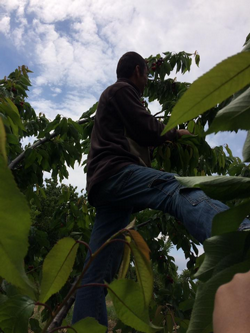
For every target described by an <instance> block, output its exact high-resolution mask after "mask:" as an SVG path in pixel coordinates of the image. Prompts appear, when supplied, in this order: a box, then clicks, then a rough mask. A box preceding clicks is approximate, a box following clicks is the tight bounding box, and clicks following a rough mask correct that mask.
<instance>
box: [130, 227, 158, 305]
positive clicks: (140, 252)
mask: <svg viewBox="0 0 250 333" xmlns="http://www.w3.org/2000/svg"><path fill="white" fill-rule="evenodd" d="M129 233H130V235H131V236H132V237H133V242H131V243H130V247H131V249H132V252H133V255H134V262H135V268H136V276H137V280H138V282H139V284H140V286H141V288H142V291H143V295H144V301H145V305H146V306H149V303H150V301H151V300H152V295H153V271H152V267H151V262H150V257H149V252H150V250H149V248H148V245H147V243H146V242H145V241H144V239H143V238H142V236H141V235H140V234H139V233H138V232H137V231H135V230H130V231H129Z"/></svg>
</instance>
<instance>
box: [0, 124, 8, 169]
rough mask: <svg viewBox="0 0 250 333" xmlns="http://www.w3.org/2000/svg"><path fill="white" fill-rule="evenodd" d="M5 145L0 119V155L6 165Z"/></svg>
mask: <svg viewBox="0 0 250 333" xmlns="http://www.w3.org/2000/svg"><path fill="white" fill-rule="evenodd" d="M5 144H6V135H5V130H4V125H3V122H2V118H0V154H2V156H3V158H4V161H5V162H6V163H7V155H6V149H5Z"/></svg>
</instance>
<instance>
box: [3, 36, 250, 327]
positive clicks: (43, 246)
mask: <svg viewBox="0 0 250 333" xmlns="http://www.w3.org/2000/svg"><path fill="white" fill-rule="evenodd" d="M243 51H244V52H241V53H239V54H237V55H235V56H233V57H230V58H228V59H226V60H224V61H223V62H222V63H220V64H218V65H217V66H216V67H214V68H213V69H212V70H211V71H209V72H208V73H206V74H205V75H204V76H202V77H201V78H200V79H198V80H197V81H196V82H194V83H193V84H192V85H190V84H189V83H186V82H178V81H177V80H176V79H175V78H170V74H171V73H174V72H175V73H177V72H180V73H182V74H184V73H185V72H187V71H189V70H190V69H191V64H192V61H193V60H194V61H195V63H196V65H199V61H200V57H199V54H198V53H197V52H195V53H194V54H191V53H186V52H180V53H178V54H174V53H171V52H165V53H163V54H162V55H160V54H157V55H156V56H150V57H149V58H148V59H147V61H148V66H149V69H150V73H149V83H148V87H147V89H146V90H145V94H144V98H143V100H142V103H143V104H144V105H145V107H146V108H147V109H148V111H149V112H150V102H152V101H154V100H157V101H158V102H159V104H160V106H161V110H160V111H159V112H158V113H157V114H156V115H155V117H157V118H159V119H160V120H161V121H162V122H163V123H164V124H165V125H166V130H167V129H170V128H172V127H173V126H178V127H179V128H186V129H188V130H189V131H190V132H191V133H192V134H194V136H192V137H190V136H188V137H182V138H180V139H178V140H177V141H176V142H166V143H165V144H164V145H162V146H160V147H158V148H156V149H154V151H153V152H152V154H153V167H154V168H157V169H161V170H165V171H167V172H173V173H178V174H179V177H178V180H179V181H180V182H182V183H184V184H186V185H188V186H199V187H201V188H202V189H203V190H204V191H205V192H207V193H208V194H209V195H210V196H211V197H215V198H219V199H221V200H223V201H227V203H228V204H229V206H230V207H231V208H230V210H228V211H226V212H223V213H221V214H219V215H217V216H216V217H215V219H214V221H213V237H211V238H210V239H208V240H207V241H205V243H204V250H205V254H203V255H202V256H200V257H197V256H198V249H197V245H198V242H197V241H196V240H195V239H193V238H192V237H191V235H190V234H189V233H188V231H187V230H186V229H185V228H184V227H183V225H182V224H181V223H180V222H179V221H176V220H175V219H173V218H172V217H171V216H170V215H168V214H163V213H161V212H156V211H152V210H145V211H143V212H139V213H137V214H136V215H135V216H134V217H133V218H135V220H134V221H136V224H135V225H134V224H133V223H132V224H131V225H130V226H129V227H128V228H126V229H124V230H121V231H120V232H119V233H118V234H116V235H114V236H113V237H112V239H110V240H108V241H107V242H106V243H105V244H104V245H103V246H102V247H101V248H100V249H99V250H97V252H96V253H93V254H92V257H91V260H89V262H88V265H91V262H92V260H94V258H95V256H96V255H97V254H98V253H99V251H101V250H102V249H103V247H105V246H107V244H108V243H109V242H110V241H115V240H116V241H123V242H125V252H124V260H123V264H122V266H121V269H120V272H119V275H118V279H117V280H115V281H114V282H112V283H111V284H110V285H103V287H105V288H107V289H108V291H109V293H110V296H111V298H112V301H113V304H114V307H115V309H116V312H117V315H118V317H119V319H120V320H121V321H119V322H118V323H117V328H121V329H122V332H123V333H126V332H130V331H131V330H133V332H158V331H159V332H163V331H164V332H165V331H168V332H179V333H182V332H187V331H188V332H199V333H200V332H204V333H205V332H210V331H211V330H212V311H213V302H214V295H215V292H216V290H217V288H218V286H219V285H221V284H222V283H225V282H227V281H229V280H230V279H231V278H232V276H233V274H235V273H236V272H244V271H246V270H249V268H250V264H249V262H250V260H249V259H250V258H249V255H250V248H249V246H250V245H249V244H250V242H249V232H244V233H239V232H237V231H236V230H237V228H238V226H239V224H240V222H241V221H242V219H243V218H244V217H245V216H247V215H248V214H249V213H250V212H249V208H248V207H249V200H250V195H249V193H250V192H249V186H250V185H249V177H250V170H249V166H248V165H247V164H245V163H243V162H242V161H241V160H240V159H239V158H238V157H234V156H233V155H232V152H231V150H230V148H229V147H228V146H227V145H226V146H224V147H223V146H219V147H214V148H211V147H210V146H209V144H208V143H207V141H206V134H207V133H213V132H218V131H225V130H229V131H237V130H238V129H245V130H248V131H250V127H249V125H248V124H249V121H248V120H249V115H250V111H249V96H250V91H249V87H248V85H249V84H250V79H249V77H250V75H249V74H250V73H249V70H250V56H249V52H248V51H249V38H248V39H247V40H246V43H245V47H244V49H243ZM29 73H30V70H29V69H28V68H27V67H25V66H22V67H19V68H18V69H16V70H15V71H14V72H13V73H11V74H10V75H9V76H8V78H7V77H5V78H4V79H3V80H1V81H0V181H1V187H0V220H1V224H0V234H1V240H0V276H1V290H0V291H1V293H0V329H1V330H2V331H3V332H5V333H8V332H16V333H18V332H24V331H28V328H30V329H31V330H33V331H34V332H50V331H51V332H52V331H55V329H56V328H55V327H58V326H61V327H65V328H68V329H69V331H70V330H73V331H76V332H79V333H80V332H85V331H89V332H98V333H99V332H100V333H101V332H105V331H106V328H104V327H103V326H101V325H99V324H98V323H97V322H96V321H95V320H94V319H90V318H86V319H84V320H82V321H80V322H79V323H77V324H75V325H73V326H72V328H70V326H69V325H68V324H67V325H64V324H63V323H62V319H63V316H62V315H61V314H62V313H64V314H65V311H66V313H67V311H68V310H69V308H70V305H71V304H72V302H73V301H72V299H73V296H74V293H75V290H76V288H77V286H78V282H79V281H80V280H81V279H82V276H83V275H84V273H85V271H86V269H87V268H85V269H84V271H82V266H83V262H84V258H85V256H86V251H87V249H88V241H89V237H90V232H91V228H92V225H93V221H94V215H95V210H94V208H93V207H91V206H90V205H89V204H88V202H87V199H86V193H85V194H84V195H79V194H78V193H77V191H76V189H75V188H73V187H72V186H65V185H58V183H57V179H58V178H59V179H60V180H63V179H64V178H67V177H68V171H67V167H74V165H75V163H76V162H77V163H79V164H81V165H82V167H83V168H84V166H85V161H82V157H83V156H85V155H86V154H88V151H89V145H90V136H91V130H92V127H93V123H94V114H95V111H96V108H97V103H96V104H95V105H93V107H92V108H90V110H88V111H86V112H84V113H83V114H82V116H81V118H80V119H79V120H78V121H73V120H72V119H70V118H65V117H62V116H60V115H57V116H56V117H55V119H54V120H49V119H47V118H46V116H45V115H44V114H38V115H37V114H36V112H35V111H34V109H33V108H32V107H31V105H30V104H29V103H28V102H27V97H28V96H27V92H28V88H29V87H30V86H31V83H30V80H29V76H28V75H29ZM249 136H250V134H249V133H248V137H247V139H246V142H245V144H244V148H243V156H244V159H245V162H249V159H250V153H249V152H250V140H249ZM44 171H47V172H50V173H51V180H47V181H46V183H45V182H44ZM215 173H216V174H217V175H218V176H217V177H214V176H212V175H213V174H215ZM184 176H185V177H184ZM197 176H199V177H197ZM138 231H139V232H140V234H139V232H138ZM160 233H162V234H163V235H166V236H167V238H164V237H158V235H159V234H160ZM120 234H122V235H123V236H124V240H122V239H120V238H119V239H117V236H118V235H120ZM142 236H143V238H145V239H146V240H147V244H146V243H145V241H144V240H143V238H142ZM172 244H173V246H176V248H177V249H180V248H181V249H182V250H183V251H184V254H185V257H186V259H188V262H187V267H188V269H189V270H187V271H185V272H183V273H182V275H181V276H179V275H178V273H177V267H176V265H175V263H174V258H173V257H171V256H170V254H169V247H170V246H172ZM149 249H150V250H149ZM150 251H151V252H150ZM131 262H133V265H131ZM194 273H196V274H195V275H194V277H195V278H196V279H198V280H199V282H198V283H195V282H194V281H193V277H192V276H193V274H194ZM153 276H155V278H153ZM126 277H127V278H126ZM197 288H198V289H197ZM128 290H129V291H130V292H128ZM131 290H132V291H133V292H131ZM152 294H153V296H154V297H153V300H152ZM37 306H39V307H42V308H43V311H42V312H41V318H40V321H38V320H37V319H35V318H32V314H33V312H34V309H35V308H37ZM17 309H19V310H18V311H17ZM65 309H66V310H65ZM192 309H193V311H192V314H191V310H192ZM190 316H191V317H190ZM59 317H60V319H58V318H59ZM17 323H18V324H17Z"/></svg>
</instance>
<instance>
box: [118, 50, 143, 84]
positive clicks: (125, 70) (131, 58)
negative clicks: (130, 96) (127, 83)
mask: <svg viewBox="0 0 250 333" xmlns="http://www.w3.org/2000/svg"><path fill="white" fill-rule="evenodd" d="M137 65H139V69H140V74H141V75H143V73H144V69H145V67H146V62H145V59H143V58H142V56H140V54H138V53H136V52H127V53H125V54H124V55H123V56H122V57H121V59H120V60H119V61H118V64H117V68H116V75H117V78H118V79H120V78H127V79H129V78H130V77H131V76H132V75H133V73H134V70H135V67H136V66H137Z"/></svg>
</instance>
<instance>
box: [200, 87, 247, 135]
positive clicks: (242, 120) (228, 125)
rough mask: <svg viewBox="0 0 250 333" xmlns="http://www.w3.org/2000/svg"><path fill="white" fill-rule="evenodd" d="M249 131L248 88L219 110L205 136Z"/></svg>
mask: <svg viewBox="0 0 250 333" xmlns="http://www.w3.org/2000/svg"><path fill="white" fill-rule="evenodd" d="M239 129H243V130H249V129H250V88H248V89H247V90H246V91H245V92H244V93H243V94H241V95H240V96H239V97H238V98H236V99H234V100H233V101H232V102H231V103H230V104H228V105H227V106H225V107H224V108H223V109H221V110H220V111H219V112H218V113H217V114H216V117H215V118H214V120H213V122H212V124H211V126H210V127H209V129H208V131H207V132H206V134H210V133H214V132H215V133H217V132H219V131H238V130H239Z"/></svg>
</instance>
